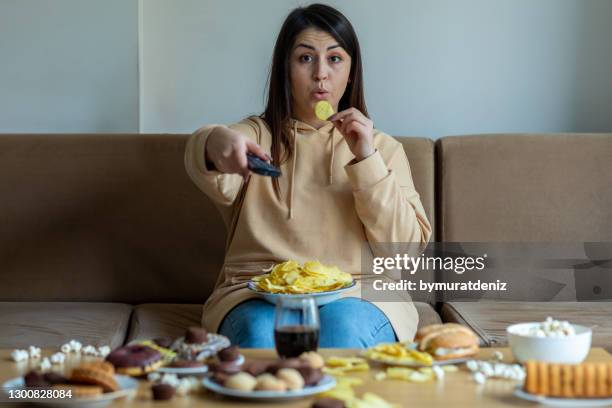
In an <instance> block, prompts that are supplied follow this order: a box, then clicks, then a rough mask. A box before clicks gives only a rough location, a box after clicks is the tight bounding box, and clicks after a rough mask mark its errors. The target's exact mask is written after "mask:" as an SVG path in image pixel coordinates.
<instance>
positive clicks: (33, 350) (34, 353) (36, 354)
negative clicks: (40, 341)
mask: <svg viewBox="0 0 612 408" xmlns="http://www.w3.org/2000/svg"><path fill="white" fill-rule="evenodd" d="M28 352H29V353H30V358H40V347H36V346H30V347H29V348H28Z"/></svg>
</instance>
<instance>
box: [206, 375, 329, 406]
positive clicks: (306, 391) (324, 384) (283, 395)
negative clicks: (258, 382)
mask: <svg viewBox="0 0 612 408" xmlns="http://www.w3.org/2000/svg"><path fill="white" fill-rule="evenodd" d="M202 385H203V386H204V388H206V389H208V390H211V391H214V392H216V393H217V394H221V395H224V396H226V397H235V398H246V399H251V400H260V401H272V400H286V399H294V398H302V397H307V396H309V395H313V394H318V393H320V392H323V391H327V390H329V389H332V388H334V387H335V386H336V380H335V379H334V377H332V376H331V375H327V374H325V375H324V376H323V378H321V381H319V383H318V384H317V385H313V386H310V387H304V388H302V389H301V390H296V391H282V392H281V391H238V390H233V389H231V388H226V387H224V386H222V385H220V384H217V383H216V382H214V381H213V380H212V379H210V378H205V379H204V380H202Z"/></svg>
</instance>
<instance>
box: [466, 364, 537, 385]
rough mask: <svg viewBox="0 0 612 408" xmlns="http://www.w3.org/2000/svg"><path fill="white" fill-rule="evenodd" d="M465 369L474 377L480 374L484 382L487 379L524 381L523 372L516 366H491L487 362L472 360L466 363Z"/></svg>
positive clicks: (521, 368)
mask: <svg viewBox="0 0 612 408" xmlns="http://www.w3.org/2000/svg"><path fill="white" fill-rule="evenodd" d="M470 363H471V364H470ZM467 368H468V369H469V370H470V371H471V372H472V373H473V375H474V376H475V375H476V374H480V376H482V377H483V378H484V379H485V380H486V379H487V378H489V377H491V378H501V379H506V380H513V381H523V380H524V379H525V370H524V369H523V367H521V366H520V365H518V364H504V363H493V364H492V365H491V363H489V362H487V361H476V360H472V361H470V362H468V364H467ZM480 376H479V378H480Z"/></svg>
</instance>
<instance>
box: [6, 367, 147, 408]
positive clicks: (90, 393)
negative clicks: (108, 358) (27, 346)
mask: <svg viewBox="0 0 612 408" xmlns="http://www.w3.org/2000/svg"><path fill="white" fill-rule="evenodd" d="M137 389H138V381H137V380H135V379H133V378H131V377H129V376H125V375H118V374H115V370H114V367H113V366H112V365H111V364H110V363H107V362H104V361H92V362H87V363H82V364H80V365H78V366H76V367H74V368H73V369H72V370H71V372H70V374H69V375H68V376H64V375H63V374H61V373H58V372H54V371H48V372H44V373H43V372H41V371H37V370H31V371H29V372H28V373H27V374H26V375H25V376H24V377H17V378H13V379H11V380H8V381H6V382H5V383H4V384H3V390H4V392H5V393H6V394H9V395H11V394H12V393H13V394H14V393H17V392H20V391H21V392H23V391H26V392H27V393H26V395H25V398H24V399H22V398H20V399H19V400H20V401H21V402H35V403H37V404H44V405H46V406H52V407H74V406H78V407H87V408H94V407H95V408H98V407H104V406H107V405H109V404H111V403H112V402H113V401H114V400H116V399H118V398H123V397H129V396H133V395H134V394H135V393H136V390H137Z"/></svg>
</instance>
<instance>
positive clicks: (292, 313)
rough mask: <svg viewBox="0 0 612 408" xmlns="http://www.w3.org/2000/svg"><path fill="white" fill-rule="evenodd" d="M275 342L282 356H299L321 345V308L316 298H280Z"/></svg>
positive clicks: (275, 323)
mask: <svg viewBox="0 0 612 408" xmlns="http://www.w3.org/2000/svg"><path fill="white" fill-rule="evenodd" d="M275 313H276V314H275V321H274V343H275V344H276V352H277V353H278V355H279V356H280V357H282V358H290V357H298V356H299V355H300V354H302V353H303V352H305V351H316V350H317V348H318V347H319V309H318V307H317V303H316V302H315V300H314V298H312V297H311V296H304V297H298V298H280V299H279V300H278V301H277V302H276V312H275Z"/></svg>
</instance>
